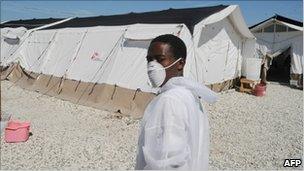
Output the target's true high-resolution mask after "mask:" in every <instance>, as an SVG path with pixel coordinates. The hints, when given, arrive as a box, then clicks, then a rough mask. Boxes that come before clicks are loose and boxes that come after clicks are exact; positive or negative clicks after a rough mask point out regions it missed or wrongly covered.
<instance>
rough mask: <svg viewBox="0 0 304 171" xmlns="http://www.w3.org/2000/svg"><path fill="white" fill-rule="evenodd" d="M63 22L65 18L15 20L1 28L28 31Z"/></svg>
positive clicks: (2, 25) (3, 24)
mask: <svg viewBox="0 0 304 171" xmlns="http://www.w3.org/2000/svg"><path fill="white" fill-rule="evenodd" d="M60 20H63V18H45V19H30V20H13V21H8V22H5V23H2V24H1V25H0V28H4V27H12V28H16V27H25V28H27V29H33V28H36V27H40V26H44V25H46V24H51V23H54V22H57V21H60Z"/></svg>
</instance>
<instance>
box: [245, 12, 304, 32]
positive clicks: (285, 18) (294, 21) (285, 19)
mask: <svg viewBox="0 0 304 171" xmlns="http://www.w3.org/2000/svg"><path fill="white" fill-rule="evenodd" d="M273 19H275V20H278V21H282V22H285V23H288V24H292V25H295V26H299V27H303V22H300V21H297V20H293V19H290V18H287V17H283V16H281V15H278V14H275V15H274V16H272V17H270V18H268V19H266V20H264V21H262V22H259V23H258V24H255V25H253V26H251V27H249V29H253V28H255V27H257V26H259V25H261V24H263V23H265V22H268V21H270V20H273Z"/></svg>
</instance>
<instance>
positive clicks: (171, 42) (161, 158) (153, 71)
mask: <svg viewBox="0 0 304 171" xmlns="http://www.w3.org/2000/svg"><path fill="white" fill-rule="evenodd" d="M186 55H187V50H186V46H185V44H184V42H183V41H182V40H181V39H180V38H178V37H176V36H174V35H169V34H167V35H161V36H159V37H157V38H155V39H153V40H152V42H151V44H150V46H149V49H148V55H147V61H148V76H149V79H150V82H151V84H152V86H153V87H160V89H159V92H158V95H157V96H156V97H155V98H154V99H153V100H152V101H151V102H150V103H149V105H148V106H147V108H146V110H145V112H144V116H143V119H142V122H141V128H140V136H139V140H138V152H137V158H136V166H135V169H137V170H144V169H145V170H146V169H148V170H161V169H166V170H168V169H182V170H208V162H209V160H208V158H209V123H208V116H207V112H206V111H205V110H204V109H203V107H202V104H201V100H203V101H206V102H209V103H214V102H215V101H216V100H217V95H216V93H214V92H213V91H211V90H210V89H208V88H207V87H206V86H204V85H202V84H199V83H197V82H195V81H192V80H190V79H187V78H185V77H183V68H184V65H185V62H186Z"/></svg>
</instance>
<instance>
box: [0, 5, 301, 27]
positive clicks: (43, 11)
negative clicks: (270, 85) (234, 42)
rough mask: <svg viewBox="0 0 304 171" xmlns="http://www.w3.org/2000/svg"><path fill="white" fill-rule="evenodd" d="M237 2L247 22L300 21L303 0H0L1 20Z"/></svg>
mask: <svg viewBox="0 0 304 171" xmlns="http://www.w3.org/2000/svg"><path fill="white" fill-rule="evenodd" d="M220 4H224V5H230V4H235V5H239V6H240V8H241V11H242V14H243V16H244V18H245V21H246V23H247V25H248V26H251V25H254V24H256V23H258V22H260V21H262V20H265V19H267V18H269V17H271V16H273V15H274V14H275V13H277V14H279V15H283V16H286V17H289V18H292V19H295V20H299V21H303V10H302V9H303V1H302V0H294V1H198V0H196V1H191V0H184V1H181V0H180V1H123V0H120V1H1V22H3V21H8V20H19V19H32V18H50V17H52V18H66V17H75V16H77V17H87V16H98V15H113V14H123V13H129V12H145V11H155V10H163V9H168V8H191V7H203V6H213V5H220Z"/></svg>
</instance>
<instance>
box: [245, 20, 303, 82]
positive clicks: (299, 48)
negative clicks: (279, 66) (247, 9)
mask: <svg viewBox="0 0 304 171" xmlns="http://www.w3.org/2000/svg"><path fill="white" fill-rule="evenodd" d="M250 30H251V31H252V32H253V34H254V35H255V37H256V38H257V41H256V50H257V53H258V54H260V55H261V56H262V58H265V57H266V56H267V57H268V58H269V59H270V60H271V61H272V60H275V59H276V58H277V57H279V56H280V55H281V56H282V55H285V54H286V55H287V56H289V57H290V84H292V85H296V86H301V84H302V85H303V83H302V80H303V79H302V77H303V23H302V22H299V21H296V20H293V19H290V18H286V17H283V16H280V15H274V16H273V17H271V18H268V19H266V20H265V21H262V22H260V23H258V24H256V25H254V26H251V27H250ZM286 50H288V52H287V53H284V52H285V51H286ZM269 63H272V62H269ZM270 67H271V66H270Z"/></svg>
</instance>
